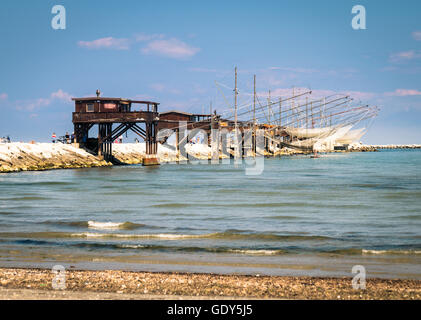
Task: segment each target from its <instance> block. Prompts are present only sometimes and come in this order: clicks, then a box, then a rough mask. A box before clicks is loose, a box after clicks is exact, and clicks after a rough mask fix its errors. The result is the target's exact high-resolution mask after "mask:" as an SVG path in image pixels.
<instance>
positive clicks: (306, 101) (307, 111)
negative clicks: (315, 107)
mask: <svg viewBox="0 0 421 320" xmlns="http://www.w3.org/2000/svg"><path fill="white" fill-rule="evenodd" d="M306 129H308V97H306Z"/></svg>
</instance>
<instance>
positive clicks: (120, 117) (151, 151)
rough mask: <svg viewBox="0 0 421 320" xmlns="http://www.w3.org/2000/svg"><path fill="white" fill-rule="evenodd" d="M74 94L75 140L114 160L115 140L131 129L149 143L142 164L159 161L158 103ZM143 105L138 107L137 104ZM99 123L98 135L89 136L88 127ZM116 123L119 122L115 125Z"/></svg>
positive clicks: (98, 93) (98, 92)
mask: <svg viewBox="0 0 421 320" xmlns="http://www.w3.org/2000/svg"><path fill="white" fill-rule="evenodd" d="M96 93H97V95H96V97H84V98H72V100H73V101H74V102H75V112H73V120H72V121H73V125H74V134H75V142H76V143H78V144H79V145H80V146H81V147H84V148H86V149H88V150H90V151H92V152H94V153H96V154H98V155H99V156H102V157H103V158H104V159H105V160H106V161H111V162H114V161H115V159H114V157H113V155H112V144H113V142H114V141H115V140H116V139H118V138H119V137H120V136H122V135H123V134H124V133H126V132H127V131H128V130H131V131H133V132H134V133H135V134H137V135H139V136H140V137H141V138H142V139H144V140H145V143H146V157H145V158H144V159H143V165H157V164H159V161H158V157H157V151H158V142H157V133H158V121H159V113H158V105H159V103H157V102H153V101H143V100H130V99H122V98H107V97H100V91H99V90H97V92H96ZM137 105H140V108H139V109H138V110H135V106H137ZM95 125H97V126H98V136H97V138H92V139H90V138H89V131H90V130H91V129H92V128H93V127H94V126H95ZM114 125H116V126H114Z"/></svg>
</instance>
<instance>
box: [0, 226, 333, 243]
mask: <svg viewBox="0 0 421 320" xmlns="http://www.w3.org/2000/svg"><path fill="white" fill-rule="evenodd" d="M125 224H128V223H127V222H125V223H123V224H120V225H119V226H120V228H121V227H122V226H124V225H125ZM0 237H6V238H32V239H33V238H110V239H112V238H116V239H159V240H188V239H219V240H255V241H284V242H286V241H320V240H331V239H333V238H330V237H325V236H311V235H308V236H307V235H278V234H273V233H239V232H231V231H227V232H215V233H206V234H173V233H152V234H129V233H127V234H123V233H98V232H80V233H69V232H22V233H0Z"/></svg>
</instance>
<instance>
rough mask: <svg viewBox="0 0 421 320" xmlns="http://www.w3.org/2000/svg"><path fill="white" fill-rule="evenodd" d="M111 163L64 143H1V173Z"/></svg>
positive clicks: (97, 165) (108, 164) (95, 165)
mask: <svg viewBox="0 0 421 320" xmlns="http://www.w3.org/2000/svg"><path fill="white" fill-rule="evenodd" d="M110 165H111V163H109V162H106V161H104V160H102V159H101V158H99V157H97V156H94V155H92V154H90V153H89V152H86V151H85V150H83V149H79V148H77V147H74V146H72V145H70V144H62V143H22V142H14V143H1V144H0V173H2V172H3V173H5V172H18V171H42V170H49V169H65V168H87V167H103V166H110Z"/></svg>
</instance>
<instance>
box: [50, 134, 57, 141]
mask: <svg viewBox="0 0 421 320" xmlns="http://www.w3.org/2000/svg"><path fill="white" fill-rule="evenodd" d="M56 138H57V136H56V134H55V132H53V135H52V136H51V139H52V140H53V143H56Z"/></svg>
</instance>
